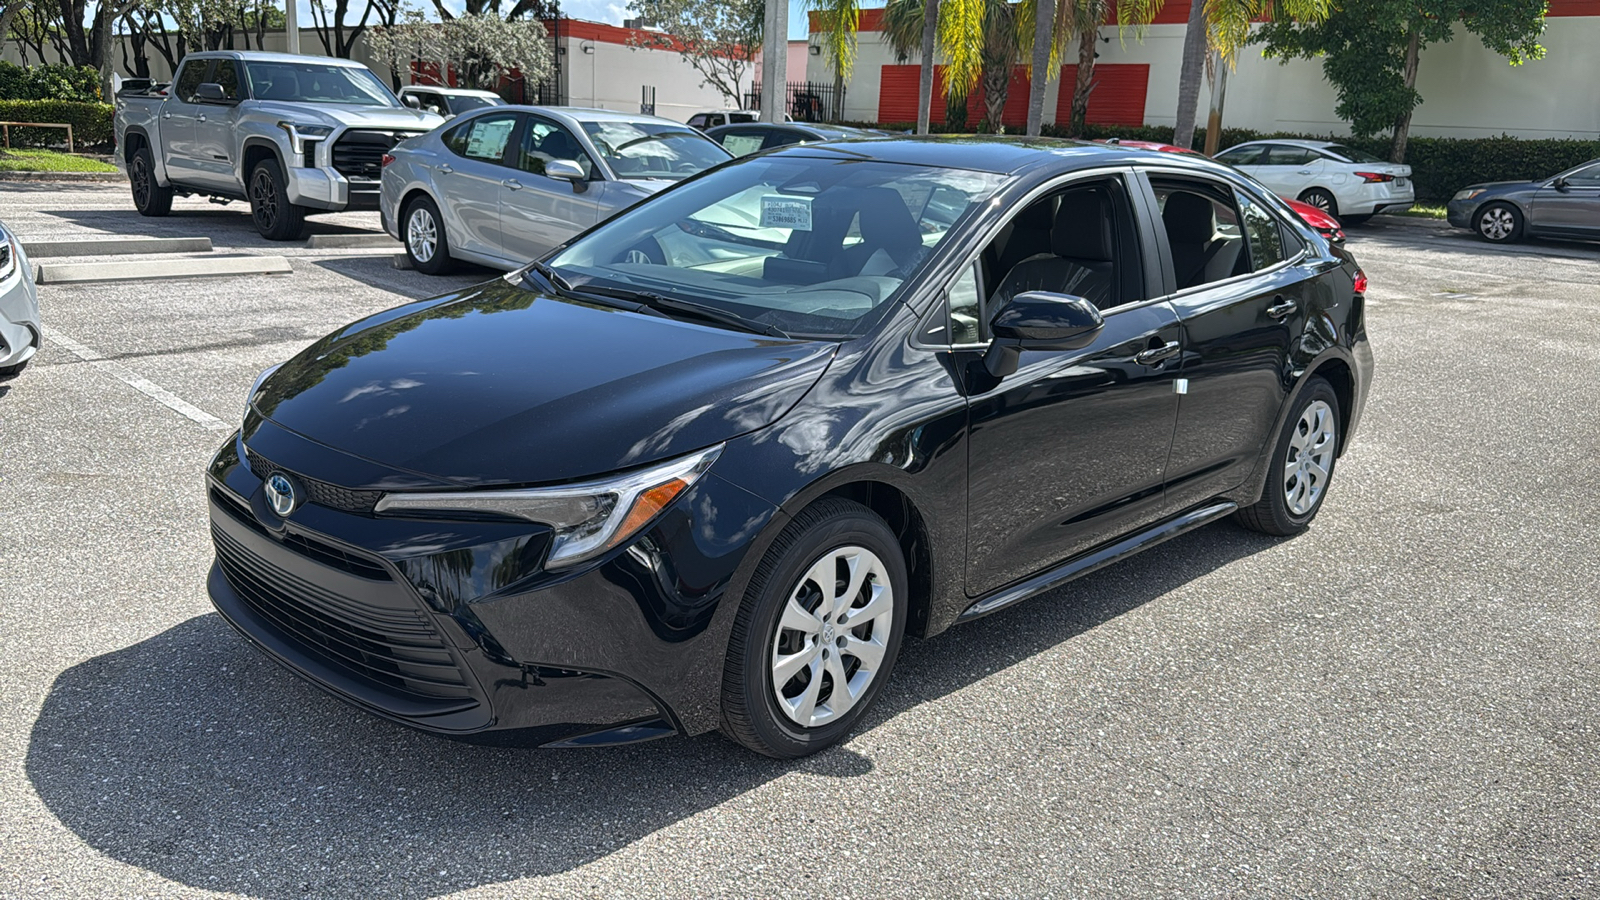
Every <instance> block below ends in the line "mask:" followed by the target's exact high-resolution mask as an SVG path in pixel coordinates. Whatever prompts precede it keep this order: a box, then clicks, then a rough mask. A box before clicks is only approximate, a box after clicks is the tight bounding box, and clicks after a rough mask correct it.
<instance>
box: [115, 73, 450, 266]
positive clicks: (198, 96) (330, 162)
mask: <svg viewBox="0 0 1600 900" xmlns="http://www.w3.org/2000/svg"><path fill="white" fill-rule="evenodd" d="M116 99H117V115H116V131H117V147H118V149H119V151H120V152H121V153H122V156H123V159H124V161H125V162H126V163H127V168H128V180H129V181H130V182H131V183H132V186H133V202H134V205H135V206H137V207H138V208H139V212H140V213H142V214H144V215H146V216H164V215H166V214H167V213H169V212H171V210H172V198H173V196H175V195H180V194H181V195H184V196H190V195H201V196H209V197H213V198H218V199H222V200H248V201H249V202H250V214H251V217H252V218H253V219H254V220H255V225H256V229H257V230H259V231H260V232H261V234H262V236H263V237H266V238H268V239H269V240H275V241H289V240H295V239H297V238H299V237H300V236H301V235H302V234H303V233H304V229H305V217H306V214H307V213H308V212H317V211H328V212H337V211H339V210H344V209H377V208H378V185H379V177H380V176H381V175H382V172H383V156H384V154H386V153H388V152H389V150H390V149H391V148H393V147H394V145H395V144H396V143H398V142H400V141H402V140H404V139H406V138H409V137H413V136H415V135H419V134H423V133H424V132H427V131H430V130H432V129H433V128H434V126H436V125H439V124H440V123H442V122H443V121H444V119H443V118H442V117H440V116H438V115H436V114H434V113H431V112H424V111H422V110H416V109H411V108H409V107H407V106H405V105H403V104H401V103H400V101H399V100H397V99H395V96H394V93H393V92H392V91H390V90H389V88H388V87H387V86H386V85H385V84H384V83H383V82H382V81H380V80H379V79H378V78H377V76H375V75H373V74H372V72H371V71H370V70H369V69H367V67H366V66H363V65H361V64H360V63H357V62H352V61H350V60H345V59H332V58H329V57H322V56H294V55H290V54H286V53H251V52H238V51H232V50H228V51H217V52H211V53H191V54H189V55H188V56H185V57H184V58H183V64H182V65H181V66H180V67H179V68H178V72H177V76H176V77H175V78H174V79H173V81H172V83H171V84H170V85H166V86H162V87H158V88H145V89H143V90H142V91H138V92H135V91H123V92H121V93H119V94H118V95H117V98H116Z"/></svg>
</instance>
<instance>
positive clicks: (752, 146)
mask: <svg viewBox="0 0 1600 900" xmlns="http://www.w3.org/2000/svg"><path fill="white" fill-rule="evenodd" d="M706 136H707V137H709V138H711V139H712V140H713V141H716V142H717V143H719V144H721V145H722V149H724V150H726V151H728V152H729V153H732V154H733V155H734V156H749V155H750V154H752V153H756V152H758V151H761V150H771V149H773V148H774V147H787V146H789V145H790V144H814V143H818V142H820V141H848V140H872V139H874V138H881V137H884V136H886V132H882V131H867V130H866V129H864V128H851V127H850V126H848V125H809V124H805V123H802V122H786V123H784V124H782V125H777V124H773V123H770V122H741V123H735V124H732V125H718V126H717V127H716V128H708V129H706Z"/></svg>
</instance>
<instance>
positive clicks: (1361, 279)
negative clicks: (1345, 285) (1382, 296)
mask: <svg viewBox="0 0 1600 900" xmlns="http://www.w3.org/2000/svg"><path fill="white" fill-rule="evenodd" d="M1355 291H1356V293H1358V294H1365V293H1366V292H1367V273H1365V272H1363V271H1361V270H1360V269H1357V270H1356V283H1355Z"/></svg>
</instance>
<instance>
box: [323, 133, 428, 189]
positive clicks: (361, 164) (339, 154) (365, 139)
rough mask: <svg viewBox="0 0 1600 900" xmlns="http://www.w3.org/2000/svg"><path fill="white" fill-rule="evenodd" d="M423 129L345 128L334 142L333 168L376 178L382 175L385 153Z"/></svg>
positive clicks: (351, 175)
mask: <svg viewBox="0 0 1600 900" xmlns="http://www.w3.org/2000/svg"><path fill="white" fill-rule="evenodd" d="M421 133H422V132H420V131H361V130H355V131H346V132H345V133H344V134H343V135H341V136H340V137H339V140H338V141H337V142H335V143H334V145H333V151H332V153H333V168H334V170H335V171H337V172H338V173H339V174H340V175H343V176H344V177H346V178H350V179H362V180H366V181H377V180H378V179H379V178H381V177H382V176H383V155H384V154H385V153H388V152H389V151H390V150H392V149H394V145H395V144H398V143H400V142H401V141H403V140H405V139H406V138H408V137H415V136H416V135H419V134H421Z"/></svg>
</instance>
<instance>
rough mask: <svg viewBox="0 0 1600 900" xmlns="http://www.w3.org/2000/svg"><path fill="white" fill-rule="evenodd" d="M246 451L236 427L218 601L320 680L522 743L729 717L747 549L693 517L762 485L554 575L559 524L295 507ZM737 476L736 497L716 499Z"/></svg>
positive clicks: (429, 725) (351, 696)
mask: <svg viewBox="0 0 1600 900" xmlns="http://www.w3.org/2000/svg"><path fill="white" fill-rule="evenodd" d="M256 438H260V439H261V440H259V441H258V440H256ZM296 440H303V439H298V438H294V437H293V436H290V435H289V433H287V432H283V431H281V430H278V429H275V428H274V427H272V426H270V424H268V425H265V426H262V427H261V428H260V429H259V430H258V431H257V432H256V434H255V436H254V437H253V438H252V439H251V442H250V447H251V452H252V453H257V452H258V451H261V452H262V453H264V452H269V451H270V452H272V453H274V455H275V457H276V458H274V459H273V462H272V463H269V464H265V465H268V466H271V467H272V470H276V471H282V469H281V468H279V467H280V466H281V463H279V461H278V460H279V459H290V458H295V457H294V454H293V453H292V451H291V450H290V449H289V448H291V447H293V446H294V444H295V441H296ZM239 447H240V443H239V442H238V441H237V438H235V439H230V441H229V443H228V444H227V445H226V446H224V447H223V449H222V450H221V451H220V452H219V453H218V454H217V457H216V458H215V459H214V460H213V462H212V464H211V467H210V469H209V471H208V484H209V488H210V505H211V523H212V535H213V542H214V544H215V546H216V551H217V558H216V562H215V564H214V566H213V568H212V572H211V575H210V579H209V583H208V587H209V589H210V593H211V598H212V602H213V604H214V605H215V606H216V608H217V610H218V612H220V613H221V614H222V616H223V617H224V618H225V619H226V620H227V621H228V622H229V623H230V624H232V625H233V626H234V628H236V629H237V630H238V631H239V632H240V633H241V634H243V635H244V636H245V637H247V638H249V639H250V641H251V642H252V643H254V644H255V645H256V646H257V647H258V648H260V649H262V650H263V651H265V652H266V653H267V655H268V656H270V657H272V658H273V659H274V660H276V661H277V662H279V663H281V664H283V665H284V666H286V667H287V668H289V669H290V670H292V671H294V672H295V673H297V674H299V675H301V676H302V677H304V678H306V679H307V680H309V681H311V682H312V683H314V684H316V685H318V686H319V687H322V688H323V689H325V690H327V691H329V692H331V693H333V694H334V695H335V696H338V697H340V698H341V699H344V700H346V701H349V702H351V703H354V704H355V705H357V706H360V707H362V708H363V709H366V710H368V711H370V712H373V713H376V714H378V715H381V716H384V717H386V718H389V719H392V720H395V721H398V722H402V723H404V724H407V725H411V726H414V727H417V728H420V729H423V730H427V731H432V732H436V733H441V734H448V735H457V736H469V735H486V733H489V732H494V733H497V734H496V738H498V737H500V735H499V734H498V733H501V732H505V733H509V734H508V735H507V736H508V737H509V738H510V739H512V740H514V741H515V742H517V743H522V744H529V743H532V744H552V743H557V744H559V743H593V744H601V743H621V742H628V741H634V740H643V739H649V738H652V737H661V736H664V735H667V734H671V733H673V732H674V731H678V732H687V733H696V732H699V731H705V730H709V729H710V728H712V727H715V725H716V722H717V711H716V705H717V697H718V696H719V691H720V681H721V671H722V664H723V656H724V653H725V651H726V642H727V631H728V628H729V627H731V622H732V618H731V616H732V611H730V610H726V609H724V608H723V606H724V605H723V604H721V603H720V601H721V599H722V597H723V593H724V588H725V586H726V583H727V579H728V577H729V576H731V574H732V567H733V566H734V565H736V564H737V561H738V559H740V558H741V557H740V555H739V554H737V553H733V554H728V553H723V554H721V558H718V555H717V553H716V550H717V549H718V548H714V547H710V546H697V545H703V544H704V537H703V531H704V529H700V528H696V527H691V525H690V523H689V522H688V518H687V515H686V514H685V513H684V512H682V511H681V510H683V509H686V508H695V505H696V504H704V503H708V502H720V503H723V504H726V503H729V502H732V503H734V504H743V507H744V508H743V509H742V510H740V509H729V510H728V513H729V514H730V516H731V515H733V514H735V513H738V514H739V515H741V517H743V516H749V515H752V514H754V515H755V516H756V517H757V518H758V519H759V518H760V516H761V515H762V512H761V511H760V510H759V509H756V507H761V506H764V504H763V503H762V502H761V501H757V500H756V499H755V498H754V497H753V496H751V495H749V494H747V493H745V492H743V491H739V490H737V489H729V488H728V487H727V486H726V485H725V483H721V482H717V483H715V484H713V485H711V486H710V488H711V491H709V492H708V491H707V490H706V488H707V484H706V483H707V482H708V481H712V479H710V478H707V479H702V481H701V482H700V483H698V484H696V486H695V487H694V488H693V489H691V491H690V492H688V493H686V494H685V496H684V497H683V498H681V499H682V500H683V501H684V502H683V503H681V504H678V505H676V506H674V507H672V508H669V510H668V511H667V512H666V513H664V514H663V515H662V517H661V519H659V520H658V522H657V523H656V524H655V525H654V526H652V527H650V528H648V529H647V530H646V531H645V532H644V533H643V534H642V535H641V536H640V537H639V538H636V539H635V540H634V541H633V542H631V543H630V544H629V545H628V546H627V547H625V548H624V549H622V550H620V551H617V552H614V553H613V554H612V555H610V556H609V557H603V558H602V559H600V560H599V561H597V562H596V563H595V564H593V565H589V566H586V567H580V568H579V569H578V570H576V571H573V572H570V573H563V574H559V575H551V574H550V573H546V572H544V571H543V570H542V569H541V564H542V558H543V553H544V550H545V546H546V543H547V540H548V530H547V529H545V528H544V527H543V526H538V525H533V524H531V523H522V522H511V521H500V520H495V521H490V520H479V521H470V522H457V521H444V520H440V519H415V520H407V519H398V518H390V517H375V516H372V515H370V514H365V515H363V514H360V513H358V512H351V511H349V510H342V509H334V508H330V507H328V506H323V505H320V504H319V503H316V502H307V503H305V504H304V505H302V506H301V507H299V508H298V509H296V510H295V511H294V512H292V513H291V514H290V516H289V517H288V518H287V519H280V518H278V517H277V516H276V515H275V514H274V513H273V512H272V511H271V510H270V509H269V508H268V507H267V505H266V502H265V499H264V497H263V491H262V480H261V478H259V477H257V475H256V473H255V472H254V471H252V466H251V464H250V462H251V461H249V460H243V461H242V460H241V458H240V456H239V452H238V451H239ZM265 459H267V457H265V456H262V455H259V454H258V455H257V456H256V458H255V460H254V461H255V463H256V468H261V467H262V465H263V464H264V460H265ZM297 461H298V462H301V463H309V462H310V461H311V458H310V457H302V458H298V460H297ZM319 462H320V461H319ZM264 474H270V473H267V472H264ZM286 474H289V475H290V477H291V478H294V479H295V480H296V481H297V482H303V483H312V482H316V481H317V480H316V479H312V478H308V477H306V476H302V475H300V474H298V473H293V472H286ZM317 483H321V482H317ZM718 485H722V488H721V490H720V494H721V495H723V497H724V499H722V500H721V501H713V500H712V498H711V497H710V493H712V492H718ZM313 496H316V495H315V494H314V495H313ZM768 509H770V507H769V508H768ZM675 510H677V511H676V512H675ZM708 551H709V552H708Z"/></svg>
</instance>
